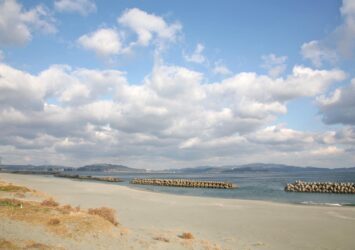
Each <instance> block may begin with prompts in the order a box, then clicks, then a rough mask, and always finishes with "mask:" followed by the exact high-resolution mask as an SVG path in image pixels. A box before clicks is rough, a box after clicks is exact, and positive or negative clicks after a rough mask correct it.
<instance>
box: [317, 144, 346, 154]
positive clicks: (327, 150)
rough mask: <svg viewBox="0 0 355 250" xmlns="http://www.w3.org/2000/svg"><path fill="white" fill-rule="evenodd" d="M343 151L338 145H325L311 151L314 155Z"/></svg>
mask: <svg viewBox="0 0 355 250" xmlns="http://www.w3.org/2000/svg"><path fill="white" fill-rule="evenodd" d="M341 153H343V150H342V149H340V148H337V147H336V146H329V147H323V148H319V149H315V150H312V151H311V154H312V155H321V156H329V155H333V154H341Z"/></svg>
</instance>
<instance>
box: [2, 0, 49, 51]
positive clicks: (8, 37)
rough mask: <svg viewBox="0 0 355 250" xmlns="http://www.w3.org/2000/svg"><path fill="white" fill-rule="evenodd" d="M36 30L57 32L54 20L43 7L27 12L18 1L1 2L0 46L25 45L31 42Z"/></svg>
mask: <svg viewBox="0 0 355 250" xmlns="http://www.w3.org/2000/svg"><path fill="white" fill-rule="evenodd" d="M34 29H36V30H39V31H41V32H45V33H54V32H56V28H55V25H54V18H53V17H52V16H51V15H50V13H49V11H48V10H47V9H46V8H45V7H44V6H43V5H37V6H36V7H34V8H33V9H30V10H28V11H25V10H23V8H22V5H21V4H19V3H17V1H16V0H7V1H1V2H0V45H6V46H8V45H23V44H25V43H26V42H28V41H29V40H31V38H32V31H33V30H34Z"/></svg>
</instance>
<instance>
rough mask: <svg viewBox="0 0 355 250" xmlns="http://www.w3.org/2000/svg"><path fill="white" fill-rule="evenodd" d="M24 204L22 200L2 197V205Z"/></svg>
mask: <svg viewBox="0 0 355 250" xmlns="http://www.w3.org/2000/svg"><path fill="white" fill-rule="evenodd" d="M22 204H23V202H22V201H19V200H16V199H9V198H4V199H0V207H21V206H22Z"/></svg>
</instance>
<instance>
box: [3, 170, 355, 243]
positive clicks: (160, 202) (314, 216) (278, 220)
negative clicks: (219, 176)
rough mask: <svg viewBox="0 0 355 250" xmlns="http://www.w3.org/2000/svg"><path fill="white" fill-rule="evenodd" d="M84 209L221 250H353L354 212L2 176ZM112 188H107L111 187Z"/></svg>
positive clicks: (80, 182)
mask: <svg viewBox="0 0 355 250" xmlns="http://www.w3.org/2000/svg"><path fill="white" fill-rule="evenodd" d="M0 179H3V180H5V181H9V182H13V183H16V184H21V185H24V186H28V187H31V188H35V189H37V190H40V191H43V192H46V193H48V194H49V195H51V196H53V197H55V199H57V200H58V201H59V202H60V203H63V204H71V205H73V206H78V205H79V206H81V207H82V208H90V207H100V206H107V207H112V208H114V209H115V210H116V211H117V214H118V218H119V221H120V223H121V222H122V225H124V226H127V227H129V228H130V229H132V230H134V231H140V230H148V231H149V232H156V231H158V230H165V231H167V232H177V231H179V232H181V231H189V232H192V234H193V235H194V236H196V237H197V238H201V239H208V240H210V241H212V242H216V243H217V244H218V245H219V246H220V247H221V249H235V248H238V249H335V248H337V249H344V250H346V249H351V247H352V246H353V243H354V240H353V235H354V234H355V208H354V207H347V206H344V207H337V206H309V205H302V204H290V203H287V204H286V203H277V202H272V201H260V200H243V199H226V198H213V197H198V196H186V195H179V194H170V193H169V194H168V193H160V192H152V191H148V190H138V189H134V188H130V187H128V186H124V185H111V184H110V183H98V182H91V181H89V182H85V181H72V180H69V179H62V178H48V177H44V176H30V175H17V174H16V175H13V174H12V175H11V174H0ZM108 184H109V185H108Z"/></svg>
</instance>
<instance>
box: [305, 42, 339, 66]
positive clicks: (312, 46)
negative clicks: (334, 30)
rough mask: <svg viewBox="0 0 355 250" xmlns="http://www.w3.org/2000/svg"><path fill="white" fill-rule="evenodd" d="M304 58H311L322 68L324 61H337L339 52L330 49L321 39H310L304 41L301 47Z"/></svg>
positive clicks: (314, 63)
mask: <svg viewBox="0 0 355 250" xmlns="http://www.w3.org/2000/svg"><path fill="white" fill-rule="evenodd" d="M301 54H302V56H303V58H305V59H308V60H310V61H311V62H312V63H313V65H315V66H316V67H318V68H320V67H321V66H322V64H323V62H324V61H328V62H333V63H334V62H335V61H336V60H337V54H336V52H335V51H334V50H332V49H329V48H327V47H325V46H324V45H322V44H321V42H319V41H310V42H308V43H304V44H303V45H302V47H301Z"/></svg>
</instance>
